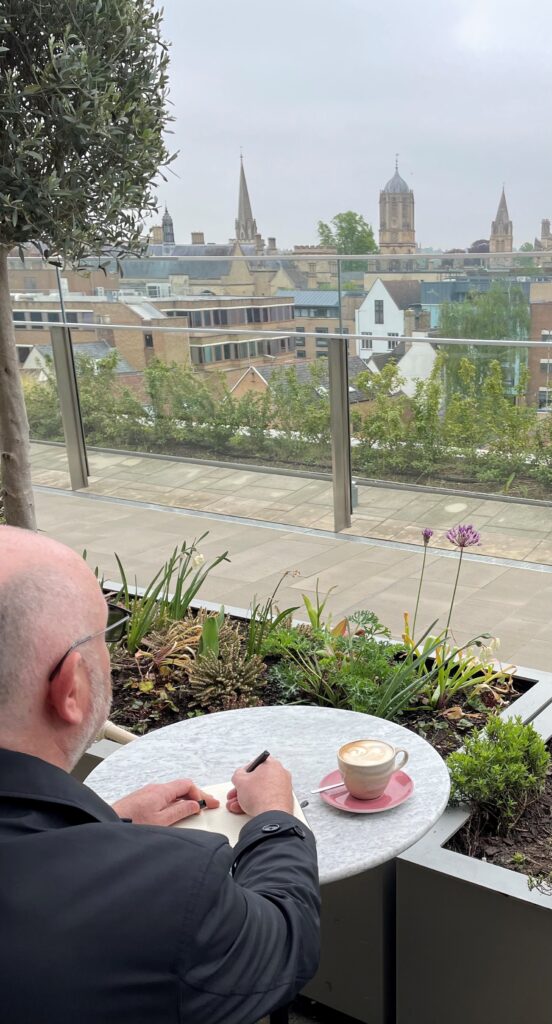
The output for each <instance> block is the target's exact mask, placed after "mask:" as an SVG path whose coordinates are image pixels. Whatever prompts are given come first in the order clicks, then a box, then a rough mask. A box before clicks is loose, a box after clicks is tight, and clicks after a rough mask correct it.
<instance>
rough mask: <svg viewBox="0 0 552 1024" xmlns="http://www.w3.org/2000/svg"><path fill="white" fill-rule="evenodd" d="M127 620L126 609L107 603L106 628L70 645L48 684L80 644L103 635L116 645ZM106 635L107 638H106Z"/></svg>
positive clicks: (122, 633) (127, 611) (49, 678)
mask: <svg viewBox="0 0 552 1024" xmlns="http://www.w3.org/2000/svg"><path fill="white" fill-rule="evenodd" d="M129 619H130V612H129V610H128V608H125V607H124V605H122V604H109V602H108V605H107V626H106V627H105V629H99V630H98V632H97V633H91V634H90V636H85V637H83V638H82V640H75V643H74V644H71V646H70V647H69V649H68V650H67V651H66V652H65V654H64V655H63V658H60V660H59V661H58V663H57V665H56V667H55V668H54V669H53V670H52V671H51V672H50V675H49V676H48V682H49V683H51V682H52V679H53V678H54V676H56V675H57V674H58V672H59V670H60V668H61V666H62V665H63V662H64V661H65V659H66V658H68V657H69V655H70V654H71V652H72V651H74V650H75V648H76V647H80V646H81V645H82V644H87V643H88V641H89V640H94V639H95V638H96V637H97V636H102V635H103V634H105V636H106V638H107V639H108V642H109V643H117V642H118V641H119V640H122V639H123V637H124V635H125V633H126V631H127V623H128V620H129ZM108 633H109V637H108V636H107V634H108Z"/></svg>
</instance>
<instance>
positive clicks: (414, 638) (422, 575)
mask: <svg viewBox="0 0 552 1024" xmlns="http://www.w3.org/2000/svg"><path fill="white" fill-rule="evenodd" d="M426 555H427V545H425V546H424V560H423V562H422V571H421V573H420V583H419V585H418V596H417V598H416V608H415V609H414V619H413V622H412V640H413V641H414V643H416V619H417V617H418V605H419V604H420V594H421V593H422V583H423V582H424V569H425V564H426Z"/></svg>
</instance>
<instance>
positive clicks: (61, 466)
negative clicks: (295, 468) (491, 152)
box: [32, 443, 552, 564]
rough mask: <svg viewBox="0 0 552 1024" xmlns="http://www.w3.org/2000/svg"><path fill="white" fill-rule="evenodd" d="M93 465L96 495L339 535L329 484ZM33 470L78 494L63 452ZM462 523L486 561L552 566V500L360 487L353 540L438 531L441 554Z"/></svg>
mask: <svg viewBox="0 0 552 1024" xmlns="http://www.w3.org/2000/svg"><path fill="white" fill-rule="evenodd" d="M89 461H90V473H91V475H90V481H89V487H88V491H89V492H90V493H93V494H98V495H106V496H109V497H119V498H125V499H132V500H134V501H138V502H149V503H155V504H156V505H166V506H169V507H172V508H183V509H189V510H195V511H198V510H200V511H204V512H207V513H215V514H216V515H224V516H237V517H240V518H243V519H250V520H254V521H256V522H257V521H262V522H266V523H277V524H281V525H293V526H304V527H307V528H312V529H315V530H317V531H320V530H322V531H330V532H333V528H334V520H333V504H332V502H333V498H332V487H331V484H330V482H329V481H328V479H317V478H313V477H309V476H308V475H307V474H297V473H290V472H287V473H286V472H285V471H281V470H276V469H275V470H268V471H266V470H260V469H259V468H257V467H255V468H253V467H252V468H249V467H248V468H247V469H240V470H238V469H235V468H232V466H230V465H228V466H226V465H215V464H213V463H209V462H199V461H197V462H193V461H187V462H186V461H181V460H176V459H169V458H163V457H159V456H152V455H139V454H137V455H135V454H132V453H124V452H123V453H115V452H104V451H91V452H89ZM32 462H33V478H34V482H35V483H36V484H42V485H45V486H48V487H54V488H69V486H70V484H69V474H68V470H67V459H66V455H65V448H64V447H63V446H61V445H50V444H43V443H35V444H33V446H32ZM458 522H464V523H465V522H470V523H473V525H474V526H476V527H477V529H478V530H480V531H481V532H482V538H483V543H482V545H481V547H480V548H478V551H479V553H480V554H484V555H490V556H496V557H500V558H510V559H517V560H525V561H530V562H537V563H547V564H552V502H551V504H550V505H544V504H538V503H536V502H532V503H531V502H527V503H525V502H520V501H512V500H510V501H506V500H500V499H495V498H491V497H488V498H485V497H479V496H476V497H465V496H463V495H462V494H454V493H453V494H450V493H448V494H445V493H439V492H436V491H431V490H429V489H426V488H419V489H414V488H407V487H404V486H401V487H395V486H392V485H387V486H386V485H381V486H380V485H377V486H366V485H359V487H358V505H357V507H356V509H355V511H354V515H353V522H352V525H351V527H350V529H349V530H346V531H345V533H346V534H352V535H354V536H360V537H368V538H377V539H380V540H393V541H400V542H402V543H411V544H419V543H420V532H421V530H422V529H423V527H425V526H429V527H431V529H432V530H434V537H433V539H432V546H434V547H442V548H444V549H449V548H450V545H449V543H448V541H447V540H446V537H445V533H446V531H447V530H448V529H449V528H450V527H451V526H455V525H456V524H457V523H458Z"/></svg>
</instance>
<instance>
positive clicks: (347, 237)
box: [318, 210, 377, 255]
mask: <svg viewBox="0 0 552 1024" xmlns="http://www.w3.org/2000/svg"><path fill="white" fill-rule="evenodd" d="M318 237H319V239H320V244H321V245H327V246H333V247H335V249H336V250H337V252H338V253H344V254H346V255H350V254H353V253H362V254H364V253H367V252H376V250H377V246H376V242H375V239H374V232H373V229H372V227H371V225H370V224H368V222H367V221H365V219H364V217H363V216H362V214H360V213H354V212H353V210H347V212H346V213H336V215H335V217H332V220H331V224H325V223H324V221H322V220H319V221H318Z"/></svg>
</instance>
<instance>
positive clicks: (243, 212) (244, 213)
mask: <svg viewBox="0 0 552 1024" xmlns="http://www.w3.org/2000/svg"><path fill="white" fill-rule="evenodd" d="M256 234H257V222H256V220H255V219H254V217H253V211H252V209H251V200H250V198H249V190H248V188H247V181H246V180H245V171H244V169H243V156H241V155H240V195H239V202H238V219H237V221H236V238H237V240H238V242H254V241H255V235H256Z"/></svg>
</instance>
